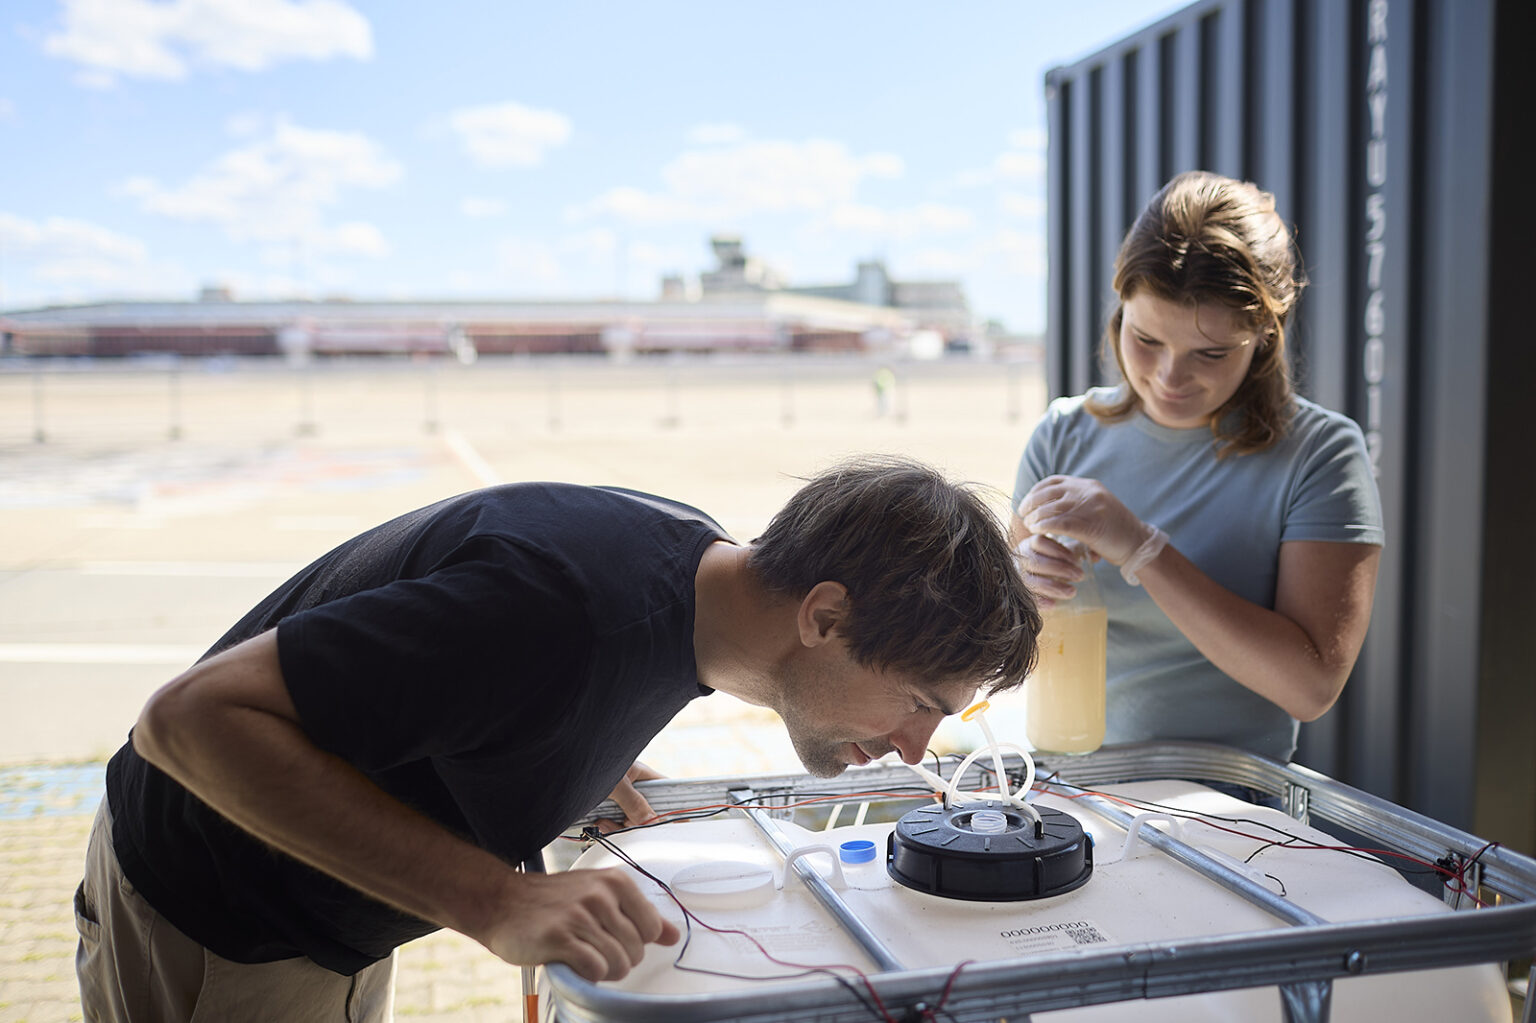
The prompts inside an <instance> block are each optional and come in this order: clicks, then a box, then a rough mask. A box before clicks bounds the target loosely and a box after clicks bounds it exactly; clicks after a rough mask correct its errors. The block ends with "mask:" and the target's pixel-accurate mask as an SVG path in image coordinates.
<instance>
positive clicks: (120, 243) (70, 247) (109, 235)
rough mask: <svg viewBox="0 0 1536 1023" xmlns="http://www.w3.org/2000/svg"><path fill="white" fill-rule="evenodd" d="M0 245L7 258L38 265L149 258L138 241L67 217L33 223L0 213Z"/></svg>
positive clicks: (132, 261) (128, 260)
mask: <svg viewBox="0 0 1536 1023" xmlns="http://www.w3.org/2000/svg"><path fill="white" fill-rule="evenodd" d="M0 242H4V244H5V248H6V255H8V256H10V257H12V258H22V259H28V260H32V261H37V262H42V261H48V260H57V259H75V258H80V257H83V256H90V257H95V258H104V259H108V260H111V261H113V262H118V263H142V262H144V261H145V259H146V258H148V250H147V249H145V247H144V243H143V242H141V241H139V240H138V239H136V238H130V237H128V236H127V235H123V234H118V233H117V232H116V231H112V230H109V229H107V228H105V227H101V226H100V225H97V224H92V223H89V222H88V221H84V220H75V219H72V218H69V217H49V218H47V219H46V220H40V221H33V220H27V219H25V218H24V217H18V216H16V215H15V214H13V213H0Z"/></svg>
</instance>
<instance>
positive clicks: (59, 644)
mask: <svg viewBox="0 0 1536 1023" xmlns="http://www.w3.org/2000/svg"><path fill="white" fill-rule="evenodd" d="M878 367H879V364H878V363H875V362H871V361H867V360H862V359H855V358H822V357H814V356H813V357H806V358H800V359H781V360H772V361H769V360H750V361H739V360H738V361H729V360H703V359H693V360H683V361H678V360H657V361H653V362H643V361H642V362H635V363H629V364H610V363H606V362H583V361H580V360H556V359H549V360H527V359H509V360H503V361H494V360H484V361H482V362H480V363H478V364H476V365H473V366H457V365H445V364H439V363H420V362H409V361H405V360H398V361H377V362H353V363H335V364H323V365H313V366H310V367H303V368H295V367H287V366H280V365H275V364H263V363H233V362H221V363H204V364H193V363H191V362H182V363H177V362H156V361H153V360H132V361H125V362H123V363H119V364H102V363H96V364H88V363H70V364H54V365H44V364H33V363H22V364H16V363H13V364H9V365H7V364H4V363H0V707H3V708H4V713H3V714H0V1023H22V1021H26V1023H53V1021H64V1020H78V1019H80V1018H81V1015H80V1006H79V998H78V994H77V991H76V988H75V976H74V965H73V956H74V949H75V941H76V938H75V929H74V923H73V917H72V911H71V896H72V894H73V891H74V888H75V886H76V884H77V883H78V882H79V878H80V869H81V865H82V863H83V858H84V845H85V840H86V836H87V833H88V831H89V828H90V823H91V815H92V814H93V813H94V811H95V808H96V806H97V804H98V802H99V800H100V798H101V787H102V777H103V772H104V768H105V761H106V758H107V757H108V756H110V754H111V752H112V751H113V750H115V749H116V748H117V747H118V746H119V745H121V743H122V742H123V740H124V738H125V737H126V734H127V731H128V729H129V727H130V726H131V725H132V723H133V721H134V719H135V717H136V716H137V714H138V709H139V707H140V706H141V705H142V703H143V701H144V699H145V698H146V697H147V696H148V695H149V694H150V693H151V692H153V690H154V689H155V688H157V687H158V686H160V685H162V684H164V683H165V682H166V681H169V680H170V679H171V678H172V677H174V676H175V675H176V674H177V673H178V672H179V671H181V670H182V669H183V668H185V667H186V666H187V665H188V664H190V663H191V662H192V661H193V660H195V659H196V658H197V657H198V656H199V655H200V654H201V652H202V651H203V650H204V649H205V648H206V647H208V646H209V645H210V644H211V643H212V642H213V641H214V640H215V639H217V638H218V636H219V635H221V634H222V633H223V631H224V630H225V629H226V628H227V627H228V625H230V624H231V623H233V622H234V621H235V620H236V619H237V618H238V617H239V616H240V615H241V614H243V613H244V611H245V610H246V609H247V608H248V607H249V606H250V605H251V604H253V603H254V602H255V601H256V600H258V599H259V598H260V597H262V596H263V595H265V594H266V593H267V592H269V591H270V590H271V589H272V588H274V587H275V586H276V585H277V584H279V583H280V582H281V581H282V580H283V579H285V578H286V577H287V576H288V575H289V574H290V573H291V572H292V571H293V570H295V569H297V568H298V567H300V566H302V565H303V564H305V563H307V562H308V561H309V560H311V559H312V558H314V557H316V556H318V555H319V554H322V553H324V552H325V551H326V550H328V549H329V548H330V547H331V546H333V545H334V544H335V543H337V542H339V541H341V540H343V539H345V538H347V537H349V536H351V535H352V534H354V533H356V532H359V531H361V530H363V529H365V528H367V527H369V526H371V525H374V524H376V523H378V522H381V521H383V520H385V519H387V518H389V517H391V516H393V515H396V514H399V513H401V512H404V511H407V510H410V509H412V508H416V507H420V506H421V505H424V504H428V503H430V502H432V501H435V500H437V499H439V498H442V497H445V496H448V495H451V494H455V493H459V492H462V491H464V490H468V489H472V488H474V487H478V486H482V485H487V484H491V483H496V482H505V481H513V480H528V479H557V480H566V481H570V482H578V483H609V484H618V485H623V486H629V487H634V488H637V489H641V490H647V491H652V492H655V493H659V494H664V495H666V496H668V497H673V498H677V499H679V500H683V501H687V502H689V503H691V504H694V505H696V506H698V507H700V508H703V509H704V510H706V511H708V512H709V513H710V514H712V515H714V516H715V517H716V518H717V519H718V520H719V521H720V522H721V524H722V525H724V526H725V527H726V529H727V530H729V531H730V532H731V533H732V534H733V535H734V536H736V537H737V538H738V539H741V540H743V541H745V540H750V539H751V538H752V537H753V536H755V535H757V532H758V531H760V530H761V529H762V527H763V526H765V525H766V524H767V521H768V519H769V517H770V516H771V515H772V513H773V512H774V510H776V509H777V508H778V507H779V505H780V504H782V502H783V501H784V500H785V499H786V498H787V497H788V496H789V495H790V494H791V493H793V491H794V490H795V488H796V487H797V486H798V480H797V479H796V478H795V477H798V476H805V475H809V474H811V473H814V472H816V471H817V470H819V469H821V468H824V467H826V466H827V465H829V464H831V463H832V462H833V461H835V460H836V459H838V458H839V457H842V456H844V455H848V454H853V453H860V452H886V453H902V454H907V455H911V456H914V457H918V458H922V459H924V460H926V461H929V462H932V463H933V464H936V465H939V466H941V467H942V468H944V469H946V470H947V471H948V472H949V473H950V474H951V475H952V476H954V477H957V478H963V479H969V480H974V481H977V482H980V483H984V484H989V485H991V486H993V487H996V488H997V490H998V494H997V499H998V507H999V511H1000V512H1001V511H1002V510H1004V509H1005V508H1006V494H1007V493H1008V492H1009V491H1011V489H1012V479H1013V472H1014V467H1015V465H1016V462H1017V459H1018V456H1019V453H1020V451H1021V450H1022V448H1023V444H1024V441H1025V439H1026V437H1027V435H1028V432H1029V430H1030V428H1031V427H1032V426H1033V424H1034V422H1035V421H1036V420H1037V419H1038V417H1039V416H1040V414H1041V412H1042V411H1043V409H1044V393H1045V392H1044V385H1043V381H1042V379H1041V376H1040V373H1039V371H1038V367H1037V366H1035V365H1033V364H1029V363H1022V364H1021V363H1012V364H998V363H982V362H961V363H955V362H945V363H933V364H899V363H898V364H893V365H892V368H893V369H894V370H895V371H896V377H897V384H896V386H895V388H894V389H893V390H892V391H890V392H887V394H886V395H885V398H884V402H883V404H882V403H879V402H877V398H876V392H875V389H874V387H873V385H872V379H873V374H874V371H875V370H876V369H877V368H878ZM993 718H994V722H996V721H997V720H999V715H998V714H997V713H996V712H994V714H993ZM645 760H646V761H647V762H648V763H650V764H651V765H652V766H655V767H656V768H658V769H659V770H661V771H662V772H663V773H665V774H667V775H670V776H673V777H700V776H712V775H729V774H741V775H753V774H759V773H767V772H781V771H793V770H798V763H797V761H796V760H795V758H794V755H793V752H792V750H791V748H790V746H789V742H788V739H787V737H786V736H785V735H784V732H783V729H782V727H781V726H780V724H779V722H778V720H777V718H776V717H774V716H773V715H772V714H771V713H768V712H766V711H761V710H758V709H755V708H751V707H747V706H746V705H744V704H740V703H736V702H735V701H731V700H729V699H728V698H726V697H719V698H712V699H709V700H701V701H696V703H695V704H694V705H693V706H692V707H691V708H690V709H689V710H688V711H686V712H685V713H684V714H683V715H682V716H680V717H679V718H678V719H677V720H676V721H675V722H674V723H673V725H672V726H670V727H669V728H668V729H667V731H666V732H664V733H662V735H661V736H659V737H658V739H657V740H656V742H655V743H654V744H653V745H652V746H651V747H650V748H649V749H648V750H647V751H646V754H645ZM520 983H521V982H520V971H519V970H518V969H516V968H515V967H511V966H508V965H507V964H505V963H503V962H501V961H500V960H498V959H496V958H495V957H494V956H492V955H491V954H490V953H489V952H487V951H485V950H484V949H483V948H481V947H480V946H479V945H477V944H476V943H474V942H473V941H470V940H469V939H467V938H464V937H463V936H461V935H458V934H454V933H452V932H447V931H443V932H439V933H437V934H434V935H431V936H428V937H426V938H423V939H421V940H419V941H416V942H412V943H410V944H409V945H406V946H404V947H403V948H402V949H401V958H400V968H399V977H398V982H397V992H396V1016H397V1018H399V1019H402V1020H424V1021H426V1020H430V1021H441V1023H482V1021H484V1023H491V1021H496V1023H506V1021H512V1020H519V1019H521V1018H522V1002H521V987H520Z"/></svg>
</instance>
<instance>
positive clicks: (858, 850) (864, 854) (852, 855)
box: [837, 839, 875, 863]
mask: <svg viewBox="0 0 1536 1023" xmlns="http://www.w3.org/2000/svg"><path fill="white" fill-rule="evenodd" d="M837 857H838V859H840V860H842V861H843V862H844V863H868V862H869V861H870V860H872V859H874V858H875V843H873V842H870V841H866V840H864V839H859V840H857V841H853V842H844V843H843V844H842V845H840V846H838V847H837Z"/></svg>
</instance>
